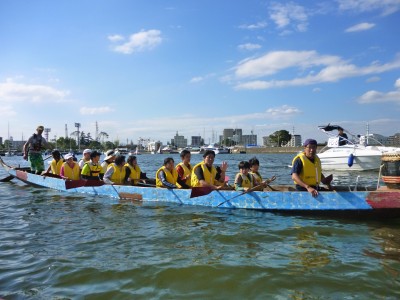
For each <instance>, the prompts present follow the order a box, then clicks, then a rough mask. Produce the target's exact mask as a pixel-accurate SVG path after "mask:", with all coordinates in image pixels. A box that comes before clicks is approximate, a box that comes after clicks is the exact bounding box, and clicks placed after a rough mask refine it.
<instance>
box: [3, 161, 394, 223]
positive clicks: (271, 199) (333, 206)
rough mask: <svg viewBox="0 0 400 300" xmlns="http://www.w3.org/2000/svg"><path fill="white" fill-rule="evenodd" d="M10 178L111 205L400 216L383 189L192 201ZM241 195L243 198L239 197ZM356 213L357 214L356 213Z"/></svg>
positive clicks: (177, 195)
mask: <svg viewBox="0 0 400 300" xmlns="http://www.w3.org/2000/svg"><path fill="white" fill-rule="evenodd" d="M8 172H9V174H10V175H12V176H14V177H15V178H18V179H20V180H22V181H24V182H26V183H29V184H33V185H36V186H40V187H46V188H51V189H55V190H59V191H63V192H68V193H81V194H89V195H100V196H107V197H109V200H108V202H109V203H111V204H114V203H115V204H116V203H120V201H121V200H124V199H127V200H137V201H142V202H146V203H161V202H168V203H176V204H179V205H182V204H183V205H197V206H207V207H221V208H242V209H254V210H264V211H274V212H287V213H291V212H292V213H294V212H296V213H298V212H302V213H313V214H315V213H316V212H320V213H325V214H329V213H332V212H335V213H338V212H339V213H344V212H350V213H351V214H354V215H355V214H357V213H359V212H374V213H376V212H378V211H379V212H380V213H383V214H384V215H391V216H393V215H395V216H400V191H399V190H388V189H382V190H377V191H340V192H320V194H319V195H318V197H315V198H314V197H312V196H311V194H310V193H308V192H298V191H263V192H251V193H247V194H242V193H241V192H237V191H212V192H211V193H209V194H207V195H204V196H199V197H194V198H190V195H191V190H185V189H164V188H154V187H140V186H127V185H101V186H82V187H76V188H70V189H67V188H66V184H65V183H66V181H65V180H63V179H59V178H53V177H46V176H39V175H34V174H31V173H28V172H25V171H22V170H16V169H12V168H11V169H9V170H8ZM240 194H242V195H240ZM356 212H357V213H356Z"/></svg>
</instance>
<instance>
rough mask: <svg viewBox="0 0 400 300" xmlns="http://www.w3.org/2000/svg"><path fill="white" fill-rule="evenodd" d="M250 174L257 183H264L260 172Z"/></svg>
mask: <svg viewBox="0 0 400 300" xmlns="http://www.w3.org/2000/svg"><path fill="white" fill-rule="evenodd" d="M249 174H251V175H253V177H254V181H255V182H257V183H261V182H262V181H263V179H262V177H261V174H260V173H259V172H249Z"/></svg>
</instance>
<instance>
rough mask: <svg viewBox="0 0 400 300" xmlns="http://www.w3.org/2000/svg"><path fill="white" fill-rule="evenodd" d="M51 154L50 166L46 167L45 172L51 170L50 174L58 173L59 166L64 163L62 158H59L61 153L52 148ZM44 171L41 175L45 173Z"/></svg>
mask: <svg viewBox="0 0 400 300" xmlns="http://www.w3.org/2000/svg"><path fill="white" fill-rule="evenodd" d="M51 155H52V156H53V160H52V161H51V163H50V166H49V167H48V168H47V170H46V173H49V172H50V171H51V173H52V174H55V175H60V171H61V167H62V165H63V163H64V160H63V159H62V158H61V153H60V151H58V150H53V151H52V152H51ZM46 173H45V174H43V175H46Z"/></svg>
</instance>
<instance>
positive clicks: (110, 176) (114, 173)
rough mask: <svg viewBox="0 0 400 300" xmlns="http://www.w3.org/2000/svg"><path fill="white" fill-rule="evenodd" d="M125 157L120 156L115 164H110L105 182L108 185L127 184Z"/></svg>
mask: <svg viewBox="0 0 400 300" xmlns="http://www.w3.org/2000/svg"><path fill="white" fill-rule="evenodd" d="M125 174H126V168H125V156H124V155H118V156H117V157H116V158H115V160H114V162H113V163H111V164H109V166H108V168H107V171H106V173H105V174H104V177H103V180H104V182H105V183H106V184H125V183H126V181H125Z"/></svg>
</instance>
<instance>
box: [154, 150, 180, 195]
mask: <svg viewBox="0 0 400 300" xmlns="http://www.w3.org/2000/svg"><path fill="white" fill-rule="evenodd" d="M177 180H178V172H177V171H176V170H175V167H174V159H173V158H172V157H167V158H166V159H164V165H163V166H162V167H161V168H159V169H158V170H157V172H156V186H157V187H158V188H160V187H164V188H168V189H176V188H178V186H177Z"/></svg>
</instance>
